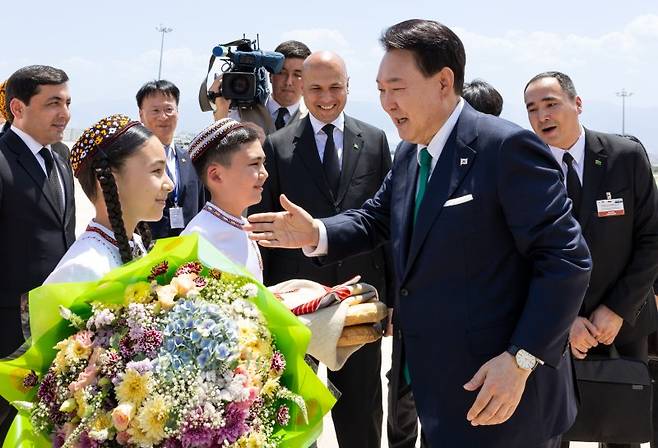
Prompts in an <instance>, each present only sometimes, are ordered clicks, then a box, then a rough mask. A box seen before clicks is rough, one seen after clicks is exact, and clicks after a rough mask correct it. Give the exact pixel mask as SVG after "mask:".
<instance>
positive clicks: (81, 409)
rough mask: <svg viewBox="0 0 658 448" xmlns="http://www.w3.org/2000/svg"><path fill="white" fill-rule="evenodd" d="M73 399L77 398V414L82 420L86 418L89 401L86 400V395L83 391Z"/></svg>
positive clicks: (78, 392)
mask: <svg viewBox="0 0 658 448" xmlns="http://www.w3.org/2000/svg"><path fill="white" fill-rule="evenodd" d="M73 398H75V403H76V404H77V405H78V407H77V414H78V417H80V418H82V417H84V416H85V413H86V412H87V400H85V394H84V391H83V390H79V391H77V392H76V393H74V394H73Z"/></svg>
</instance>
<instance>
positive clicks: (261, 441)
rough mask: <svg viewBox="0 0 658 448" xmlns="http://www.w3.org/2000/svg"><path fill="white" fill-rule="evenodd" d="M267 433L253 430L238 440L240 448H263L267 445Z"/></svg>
mask: <svg viewBox="0 0 658 448" xmlns="http://www.w3.org/2000/svg"><path fill="white" fill-rule="evenodd" d="M265 442H266V440H265V435H264V434H262V433H260V432H255V433H254V432H252V433H251V434H249V435H248V436H243V437H241V438H240V439H239V440H238V446H239V447H240V448H261V447H263V446H265Z"/></svg>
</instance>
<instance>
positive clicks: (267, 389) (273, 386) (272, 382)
mask: <svg viewBox="0 0 658 448" xmlns="http://www.w3.org/2000/svg"><path fill="white" fill-rule="evenodd" d="M278 388H279V378H278V377H277V378H270V379H268V380H267V381H266V382H265V385H264V386H263V388H262V389H261V391H260V392H261V393H262V394H263V395H265V396H267V397H271V396H272V394H274V392H276V390H277V389H278Z"/></svg>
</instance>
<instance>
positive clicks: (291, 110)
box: [265, 95, 301, 124]
mask: <svg viewBox="0 0 658 448" xmlns="http://www.w3.org/2000/svg"><path fill="white" fill-rule="evenodd" d="M300 103H301V100H300V101H297V102H296V103H295V104H292V105H290V106H288V107H286V109H287V110H288V112H287V113H286V114H285V115H284V116H283V122H284V123H285V124H288V123H289V122H290V119H291V118H292V116H293V115H295V114H296V113H297V111H298V110H299V105H300ZM265 107H267V111H268V112H269V113H270V115H271V116H272V123H274V122H276V117H277V115H279V109H280V108H281V107H283V106H281V105H280V104H279V103H277V101H276V100H275V99H274V97H273V96H272V95H270V96H268V97H267V101H265Z"/></svg>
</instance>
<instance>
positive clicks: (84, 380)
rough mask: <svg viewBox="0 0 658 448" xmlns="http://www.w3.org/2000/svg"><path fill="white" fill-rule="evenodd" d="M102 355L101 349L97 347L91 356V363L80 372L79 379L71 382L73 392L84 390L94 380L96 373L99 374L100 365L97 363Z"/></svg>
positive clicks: (70, 388) (70, 386)
mask: <svg viewBox="0 0 658 448" xmlns="http://www.w3.org/2000/svg"><path fill="white" fill-rule="evenodd" d="M100 355H101V349H100V348H98V347H96V348H95V349H94V352H93V353H92V354H91V357H90V358H89V364H87V367H86V368H85V369H84V370H83V371H82V372H80V375H78V379H77V380H76V381H74V382H72V383H71V384H69V390H70V391H71V393H75V392H76V391H78V390H82V389H84V388H85V387H87V386H89V385H90V384H92V383H93V382H94V380H95V379H96V375H98V366H97V365H96V363H97V362H98V358H99V357H100Z"/></svg>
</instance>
